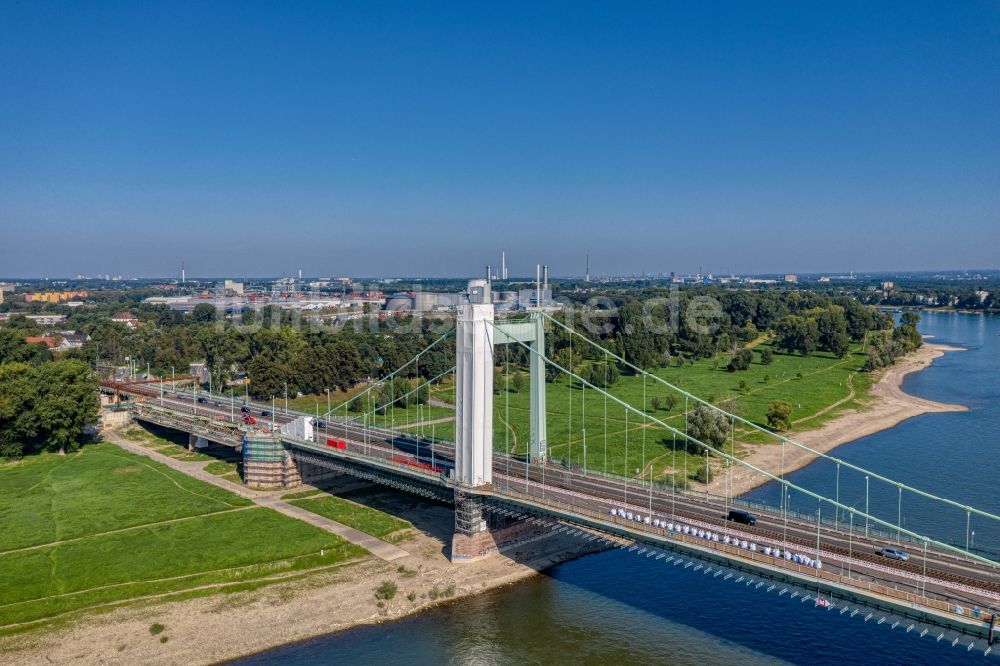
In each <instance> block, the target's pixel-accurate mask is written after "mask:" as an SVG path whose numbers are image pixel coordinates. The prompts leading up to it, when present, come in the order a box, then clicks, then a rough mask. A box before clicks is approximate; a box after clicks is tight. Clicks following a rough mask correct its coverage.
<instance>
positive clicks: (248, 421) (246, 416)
mask: <svg viewBox="0 0 1000 666" xmlns="http://www.w3.org/2000/svg"><path fill="white" fill-rule="evenodd" d="M243 423H246V424H247V425H257V419H255V418H254V417H252V416H250V415H249V414H244V415H243Z"/></svg>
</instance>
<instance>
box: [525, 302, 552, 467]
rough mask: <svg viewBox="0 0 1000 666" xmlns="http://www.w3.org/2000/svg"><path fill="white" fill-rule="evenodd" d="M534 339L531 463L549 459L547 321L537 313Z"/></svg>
mask: <svg viewBox="0 0 1000 666" xmlns="http://www.w3.org/2000/svg"><path fill="white" fill-rule="evenodd" d="M532 324H533V325H534V328H535V331H534V336H533V337H534V339H533V340H532V341H531V346H532V348H533V349H534V350H535V351H536V352H537V353H535V354H532V355H531V448H530V450H529V455H530V457H529V461H530V462H533V463H541V462H545V460H546V458H548V444H547V443H546V441H545V439H546V427H545V361H544V360H542V355H543V354H545V321H544V320H543V319H542V317H541V316H540V315H538V314H537V313H536V314H535V315H534V317H533V321H532Z"/></svg>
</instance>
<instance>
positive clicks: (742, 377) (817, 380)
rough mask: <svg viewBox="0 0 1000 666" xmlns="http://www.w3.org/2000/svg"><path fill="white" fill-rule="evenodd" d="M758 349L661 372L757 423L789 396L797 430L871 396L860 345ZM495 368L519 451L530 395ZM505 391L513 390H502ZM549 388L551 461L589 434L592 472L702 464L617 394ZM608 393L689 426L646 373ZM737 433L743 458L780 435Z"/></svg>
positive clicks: (574, 454)
mask: <svg viewBox="0 0 1000 666" xmlns="http://www.w3.org/2000/svg"><path fill="white" fill-rule="evenodd" d="M761 349H771V351H772V352H774V353H773V357H772V358H773V361H772V362H771V363H770V364H768V365H762V364H761V363H760V356H759V352H760V350H761ZM753 351H754V355H753V363H752V364H751V366H750V369H749V370H746V371H743V372H727V371H726V370H725V366H726V363H727V362H728V360H729V357H728V355H726V354H720V355H719V357H718V363H716V361H715V359H711V358H709V359H701V360H698V361H695V363H694V364H690V363H686V364H685V365H684V366H683V367H681V368H678V367H675V366H671V367H669V368H660V369H658V370H657V371H656V372H655V374H656V375H657V376H658V377H661V378H663V379H664V380H666V381H667V382H670V383H671V384H674V385H675V386H677V387H679V388H680V389H682V390H684V391H687V392H689V393H691V394H692V395H696V396H698V397H700V398H702V399H704V400H707V401H709V402H717V401H719V400H723V399H729V398H731V399H733V400H734V401H735V403H736V404H737V406H738V411H739V413H740V415H741V416H743V417H744V418H746V419H748V420H750V421H752V422H753V423H756V424H757V425H759V426H765V425H766V422H767V408H768V404H769V403H770V402H771V401H772V400H785V401H787V402H789V403H790V404H791V405H792V415H791V418H792V420H793V430H799V431H801V430H807V429H811V428H816V427H819V426H821V425H822V424H823V423H824V422H826V421H827V420H829V419H831V418H834V417H836V416H837V415H839V414H840V413H841V412H843V411H844V410H846V409H856V408H858V407H859V406H861V405H862V404H863V402H864V400H865V398H866V397H867V395H868V389H869V388H870V385H871V379H872V377H871V375H870V374H868V373H864V372H860V368H861V367H862V366H863V365H864V361H865V355H864V354H862V353H861V351H860V348H859V347H858V346H857V345H855V346H854V347H852V352H851V354H850V355H849V356H848V357H847V358H845V359H840V358H836V357H834V356H833V355H831V354H828V353H824V352H818V353H815V354H813V355H811V356H808V357H803V356H799V355H794V354H785V353H778V352H777V351H776V350H775V349H774V348H773V346H772V344H771V343H770V342H766V341H765V342H763V343H759V344H756V345H755V346H754V349H753ZM589 362H590V361H584V362H583V364H586V363H589ZM578 370H579V368H578ZM498 372H499V373H500V377H501V380H500V381H501V383H502V384H504V386H505V389H504V390H501V392H500V394H498V395H494V396H493V403H494V421H493V437H494V449H495V450H496V451H499V452H506V451H510V452H511V453H513V454H518V455H523V454H524V452H525V447H526V445H527V442H528V437H529V434H528V433H529V420H528V414H529V408H530V404H529V391H528V389H527V388H525V389H524V390H523V391H521V392H520V393H518V392H515V391H514V390H513V388H512V384H513V382H510V383H507V382H505V381H504V374H503V371H502V370H498ZM512 372H513V371H512ZM741 382H742V385H741ZM644 385H645V386H644ZM506 387H511V388H510V389H509V390H506ZM852 390H853V392H852ZM546 392H547V421H548V443H549V451H550V454H551V455H552V456H553V457H555V458H558V459H562V460H565V461H572V462H573V463H574V464H577V465H582V464H583V449H584V447H583V443H584V431H586V443H587V447H586V448H587V455H586V457H587V467H588V469H592V470H607V471H611V472H615V473H618V474H627V475H630V476H638V475H643V476H645V477H646V478H648V475H649V474H650V469H652V474H653V476H654V477H655V478H658V479H660V480H668V479H669V477H670V475H672V474H679V475H683V474H684V469H685V468H686V469H687V471H688V476H692V475H693V474H694V471H693V470H695V469H696V468H697V467H698V466H699V465H704V458H703V456H700V455H692V456H690V457H688V455H687V454H686V453H685V452H684V451H683V450H682V449H681V450H678V451H677V452H676V454H675V452H674V444H673V435H672V434H671V432H670V431H669V430H667V429H666V428H664V427H662V426H660V425H658V424H656V423H655V422H653V421H652V420H651V418H644V417H643V415H642V414H636V413H633V412H630V413H628V414H627V415H626V410H625V408H623V407H622V406H621V405H618V404H616V403H615V402H614V401H613V400H610V399H609V400H605V398H604V397H603V396H601V395H599V394H598V393H597V392H596V391H594V390H592V389H586V390H583V389H582V388H581V386H580V385H579V384H576V385H575V386H574V387H573V389H572V390H571V389H570V385H569V382H568V381H567V379H566V378H565V377H562V378H560V379H559V380H557V381H556V382H553V383H550V384H547V385H546ZM609 392H610V393H611V394H612V395H613V396H616V397H618V398H620V399H622V400H623V401H625V402H626V403H628V404H630V405H632V406H634V407H636V408H638V409H640V410H642V408H643V394H644V392H645V410H644V411H645V414H646V415H647V417H655V418H657V419H659V420H661V421H665V422H666V423H667V424H668V425H670V426H672V427H675V428H677V429H679V430H681V431H683V430H684V412H685V409H684V396H683V395H681V394H680V393H677V392H674V393H675V395H676V396H677V405H676V406H675V407H674V408H673V409H672V410H669V411H668V410H667V409H666V408H665V407H662V406H661V407H660V408H659V409H657V410H654V409H653V407H652V399H653V397H654V396H657V397H659V398H661V399H665V398H666V396H667V395H668V394H669V393H671V392H672V391H671V389H668V388H667V387H665V386H663V385H662V384H659V383H657V382H654V381H653V380H649V379H647V380H645V382H644V381H643V379H642V378H641V377H633V376H627V375H623V376H622V377H621V378H620V379H619V381H618V382H617V383H616V384H615V385H614V386H612V387H611V388H610V389H609ZM454 393H455V386H454V381H453V379H451V380H446V381H443V382H441V383H440V384H438V385H435V386H434V387H432V389H431V396H432V397H433V398H435V399H437V400H440V401H443V402H448V403H453V402H454ZM324 401H325V397H324ZM689 406H690V408H691V409H693V408H694V406H695V403H694V402H693V401H692V402H691V403H690V405H689ZM605 409H606V410H607V411H606V412H605ZM338 413H339V412H338ZM605 414H607V419H606V420H605ZM354 416H357V415H354ZM453 416H454V408H450V407H442V406H439V405H419V406H412V407H409V408H406V409H404V408H396V409H393V410H392V411H391V412H390V413H389V414H385V415H378V416H376V417H375V418H374V421H375V423H376V424H377V425H386V426H394V427H395V428H397V429H404V430H409V431H410V432H414V433H418V434H420V435H422V436H423V437H427V438H430V437H435V438H437V439H441V440H447V441H454V437H455V424H454V421H449V420H447V419H448V418H450V417H453ZM431 420H434V421H440V422H437V423H435V424H434V425H433V427H431V426H430V425H428V424H427V423H423V424H421V422H426V421H431ZM734 434H735V443H734V447H733V449H734V451H735V452H736V453H737V454H739V453H740V452H741V451H745V450H746V446H745V444H764V443H773V442H776V441H777V440H776V439H775V438H774V437H772V436H770V435H767V434H764V433H760V432H755V431H753V430H752V429H751V428H749V427H745V426H743V427H739V426H738V427H737V428H736V431H735V433H734ZM626 440H627V441H626Z"/></svg>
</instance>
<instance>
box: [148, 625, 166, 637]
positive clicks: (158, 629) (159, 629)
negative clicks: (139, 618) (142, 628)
mask: <svg viewBox="0 0 1000 666" xmlns="http://www.w3.org/2000/svg"><path fill="white" fill-rule="evenodd" d="M164 629H166V627H164V626H163V625H162V624H160V623H159V622H156V623H154V624H151V625H149V633H150V634H152V635H153V636H155V635H157V634H162V633H163V630H164Z"/></svg>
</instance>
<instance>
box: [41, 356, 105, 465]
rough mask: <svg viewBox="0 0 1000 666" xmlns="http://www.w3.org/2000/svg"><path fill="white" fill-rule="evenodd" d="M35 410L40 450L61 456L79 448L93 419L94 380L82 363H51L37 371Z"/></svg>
mask: <svg viewBox="0 0 1000 666" xmlns="http://www.w3.org/2000/svg"><path fill="white" fill-rule="evenodd" d="M38 381H39V384H40V386H41V390H40V393H39V399H38V404H37V406H36V410H37V411H38V424H39V430H40V432H39V435H40V437H42V438H44V442H43V447H44V448H46V449H48V450H58V451H59V453H65V452H66V449H75V448H77V447H78V446H79V439H80V435H81V434H82V433H83V428H84V426H86V425H89V424H91V423H94V422H95V421H96V420H97V413H98V411H99V410H100V407H101V405H100V400H99V399H98V397H97V378H96V377H95V376H94V374H93V373H92V372H91V371H90V368H89V367H88V366H87V364H86V363H84V362H82V361H52V362H51V363H44V364H42V365H41V366H39V368H38Z"/></svg>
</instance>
